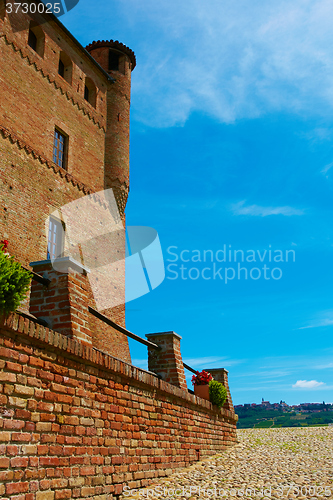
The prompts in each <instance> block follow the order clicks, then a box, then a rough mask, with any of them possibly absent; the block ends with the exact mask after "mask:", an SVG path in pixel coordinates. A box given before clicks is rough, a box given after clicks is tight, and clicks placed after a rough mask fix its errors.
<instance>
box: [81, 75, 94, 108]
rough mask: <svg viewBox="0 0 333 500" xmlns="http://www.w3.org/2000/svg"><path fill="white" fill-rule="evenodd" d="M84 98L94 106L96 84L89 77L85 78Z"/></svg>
mask: <svg viewBox="0 0 333 500" xmlns="http://www.w3.org/2000/svg"><path fill="white" fill-rule="evenodd" d="M84 98H85V100H86V101H88V102H89V103H90V104H91V105H92V106H93V107H94V108H96V86H95V84H94V82H93V81H92V80H91V79H90V78H88V77H87V78H86V81H85V86H84Z"/></svg>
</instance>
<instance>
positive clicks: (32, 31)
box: [27, 21, 45, 58]
mask: <svg viewBox="0 0 333 500" xmlns="http://www.w3.org/2000/svg"><path fill="white" fill-rule="evenodd" d="M27 44H28V46H29V47H30V48H31V50H33V51H34V52H35V53H36V54H38V55H39V56H40V57H43V58H44V50H45V34H44V31H43V30H42V28H41V27H40V26H39V25H38V24H37V23H35V22H34V21H30V24H29V29H28V39H27Z"/></svg>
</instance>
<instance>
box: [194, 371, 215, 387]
mask: <svg viewBox="0 0 333 500" xmlns="http://www.w3.org/2000/svg"><path fill="white" fill-rule="evenodd" d="M211 380H213V377H212V375H211V374H210V373H208V372H205V370H202V372H196V375H193V377H192V384H193V385H208V384H209V382H210V381H211Z"/></svg>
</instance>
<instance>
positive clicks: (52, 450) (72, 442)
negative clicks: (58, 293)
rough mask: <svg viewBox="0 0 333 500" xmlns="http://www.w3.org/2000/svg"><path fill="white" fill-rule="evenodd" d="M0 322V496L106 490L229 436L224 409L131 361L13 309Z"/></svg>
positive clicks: (165, 468)
mask: <svg viewBox="0 0 333 500" xmlns="http://www.w3.org/2000/svg"><path fill="white" fill-rule="evenodd" d="M0 332H1V337H0V412H1V414H2V419H1V420H0V464H1V465H0V495H1V497H2V498H6V499H8V498H11V499H14V498H15V499H16V498H20V500H21V499H22V500H23V499H24V500H35V499H36V500H54V499H63V498H86V497H90V496H93V497H94V498H95V499H96V500H108V499H111V498H113V497H114V495H118V494H120V493H121V491H122V488H123V486H124V485H128V486H129V487H130V488H139V487H142V486H146V485H148V484H150V482H152V481H153V480H154V478H157V477H161V476H165V475H168V474H170V473H171V472H173V471H174V470H176V469H177V468H179V467H184V466H187V465H189V464H190V463H192V462H193V461H196V460H197V459H198V457H199V456H200V457H201V458H202V457H205V456H209V455H212V454H215V453H217V452H220V451H221V450H222V449H224V448H225V447H226V446H228V445H231V444H233V443H235V441H236V421H237V416H236V415H235V414H234V413H233V412H230V411H228V410H224V409H222V410H221V411H217V410H216V409H214V407H213V406H212V405H211V403H209V402H208V401H204V400H202V399H198V398H196V397H195V396H194V395H191V394H189V393H188V392H187V391H185V390H182V389H180V388H177V387H175V386H172V385H170V384H168V383H167V382H165V381H162V380H159V379H158V378H157V377H155V376H153V375H151V374H149V373H147V372H145V371H143V370H140V369H139V368H136V367H134V366H132V365H129V364H127V363H124V362H122V361H120V360H117V359H116V358H113V357H111V356H109V355H106V354H103V353H101V352H99V351H97V350H96V349H94V348H92V347H90V346H87V345H84V344H82V343H80V342H78V341H77V340H75V339H70V338H68V337H65V336H63V335H61V334H59V333H57V332H53V331H51V330H49V329H47V328H44V327H42V326H40V325H37V324H35V323H34V322H32V321H29V320H27V319H23V318H22V317H20V316H19V315H17V314H14V315H11V316H10V317H9V318H8V319H7V320H2V321H1V322H0ZM17 495H20V496H19V497H17Z"/></svg>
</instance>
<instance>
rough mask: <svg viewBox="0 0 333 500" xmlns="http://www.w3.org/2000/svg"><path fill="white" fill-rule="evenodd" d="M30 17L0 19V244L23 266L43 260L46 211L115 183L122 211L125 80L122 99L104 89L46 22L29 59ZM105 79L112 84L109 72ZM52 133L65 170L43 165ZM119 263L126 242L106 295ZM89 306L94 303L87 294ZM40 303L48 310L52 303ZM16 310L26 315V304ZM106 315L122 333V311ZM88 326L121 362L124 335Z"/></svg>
mask: <svg viewBox="0 0 333 500" xmlns="http://www.w3.org/2000/svg"><path fill="white" fill-rule="evenodd" d="M0 4H1V5H0V7H1V6H2V2H0ZM0 10H1V9H0ZM31 20H36V21H37V22H38V18H36V19H35V16H29V15H24V14H22V12H21V11H19V12H18V13H17V14H13V15H6V14H5V12H4V10H3V9H2V10H1V12H0V54H1V65H0V94H1V99H0V192H1V205H0V241H1V240H3V239H7V240H9V252H10V254H11V255H14V256H15V258H16V259H17V260H18V261H20V262H21V263H22V264H23V265H25V266H27V267H28V266H29V263H30V262H33V261H34V262H35V261H42V260H44V259H46V255H47V235H46V227H45V223H46V220H47V218H48V217H49V215H50V214H51V213H53V212H54V211H55V210H57V209H61V207H62V206H64V205H66V204H68V203H69V202H71V201H73V200H78V199H81V198H82V197H84V196H85V195H87V194H91V193H94V192H96V191H99V190H102V189H104V188H105V187H116V188H117V186H118V187H119V189H120V191H119V189H118V188H117V189H115V194H116V198H117V201H118V203H119V208H120V210H121V211H123V210H124V208H125V204H126V200H127V193H128V171H129V153H128V151H129V96H130V70H128V72H127V75H126V76H125V75H123V74H122V73H119V80H120V81H121V82H123V83H122V85H125V86H126V94H125V93H121V92H120V91H119V84H117V83H112V81H113V80H112V78H110V77H108V76H107V74H106V73H105V72H103V70H102V69H101V68H99V66H98V65H97V64H95V63H94V62H93V61H92V60H91V58H89V56H88V55H87V53H86V52H85V51H83V50H82V47H80V45H79V44H78V42H75V40H73V39H72V38H71V37H69V36H68V34H67V33H66V32H65V31H64V30H63V29H62V28H61V26H59V25H58V24H57V23H56V22H55V21H50V20H49V22H44V23H43V24H42V25H41V29H42V30H43V32H44V53H43V55H42V56H41V55H39V54H37V53H36V52H35V51H34V50H33V49H32V48H31V47H29V46H28V43H27V41H28V29H29V23H30V21H31ZM61 51H63V52H65V53H66V54H67V56H68V57H69V58H70V59H71V61H72V78H71V81H70V82H68V81H66V80H65V79H64V78H62V77H61V76H60V75H59V74H58V62H59V55H60V52H61ZM124 57H125V56H124ZM113 73H115V77H116V78H117V77H118V72H113ZM110 76H111V75H110ZM86 77H87V78H89V79H90V80H91V81H93V82H94V85H95V86H96V93H97V98H96V107H94V106H92V105H91V104H90V103H88V102H87V101H86V100H85V99H84V85H85V78H86ZM114 82H115V80H114ZM114 101H117V103H115V104H113V102H114ZM112 106H115V108H114V109H111V107H112ZM121 107H123V108H124V110H125V111H124V113H125V114H123V113H122V111H121ZM118 115H119V116H118ZM110 120H111V121H112V123H111V122H110ZM55 127H58V128H60V129H61V130H62V131H63V132H64V133H65V134H67V135H68V138H69V141H68V142H69V147H68V158H67V164H66V169H62V168H60V167H59V166H57V165H55V164H54V163H53V161H52V159H53V135H54V129H55ZM107 151H111V152H110V153H107ZM107 179H111V180H112V182H109V181H107ZM83 222H84V221H83ZM123 222H124V223H125V220H123ZM78 223H82V221H78ZM124 257H125V245H123V246H122V248H121V251H120V253H119V259H120V265H119V267H120V274H119V273H118V275H117V276H116V277H115V276H110V282H112V290H110V293H111V292H112V293H116V291H117V290H116V289H115V287H116V286H117V288H118V289H123V287H124V280H125V268H124V264H122V263H121V260H122V259H123V258H124ZM119 276H120V277H119ZM119 281H121V283H119ZM118 293H123V292H118ZM123 302H124V300H123ZM89 304H90V305H92V306H94V300H93V297H92V294H90V296H89ZM34 305H36V304H34ZM44 306H45V307H48V308H52V304H49V305H47V306H46V305H44ZM22 308H23V309H25V310H27V309H28V308H29V297H28V298H27V300H26V301H25V302H24V304H22ZM105 314H106V315H108V316H109V317H110V318H111V319H112V320H113V321H115V322H116V323H118V324H121V325H122V326H125V306H124V304H121V305H119V306H116V307H113V308H112V309H109V310H107V311H105ZM89 322H90V328H92V329H93V331H94V338H93V339H92V342H93V344H94V345H95V346H96V347H97V348H99V349H101V350H103V351H106V352H109V353H110V354H113V355H114V356H117V357H119V358H120V359H124V360H126V361H130V353H129V348H128V342H127V338H126V337H125V336H124V335H122V334H120V333H118V332H116V331H114V330H113V329H111V328H110V327H106V325H105V324H104V323H102V322H101V321H99V320H97V319H95V318H93V317H90V319H89Z"/></svg>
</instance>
